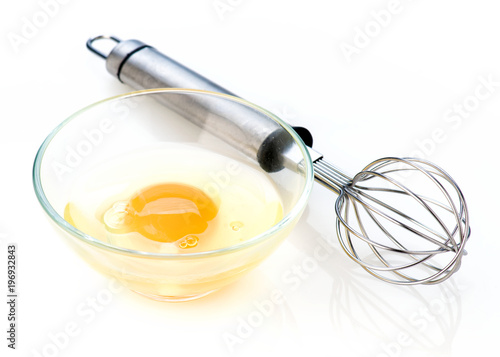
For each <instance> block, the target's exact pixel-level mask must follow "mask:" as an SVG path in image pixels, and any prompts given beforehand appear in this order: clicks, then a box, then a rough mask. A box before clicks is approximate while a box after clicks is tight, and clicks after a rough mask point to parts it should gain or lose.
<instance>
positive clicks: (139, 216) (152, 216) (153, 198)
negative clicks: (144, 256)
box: [103, 183, 219, 248]
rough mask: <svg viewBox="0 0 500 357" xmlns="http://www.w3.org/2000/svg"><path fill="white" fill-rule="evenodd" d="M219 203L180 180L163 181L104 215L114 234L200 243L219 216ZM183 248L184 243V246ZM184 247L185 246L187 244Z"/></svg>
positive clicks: (164, 241) (107, 225) (162, 240)
mask: <svg viewBox="0 0 500 357" xmlns="http://www.w3.org/2000/svg"><path fill="white" fill-rule="evenodd" d="M218 209H219V208H218V206H217V205H216V204H215V203H214V201H213V200H212V199H211V198H210V197H209V196H207V195H206V194H205V193H204V192H203V191H201V190H200V189H198V188H196V187H193V186H189V185H184V184H180V183H163V184H158V185H154V186H150V187H148V188H145V189H143V190H141V191H139V192H137V193H136V194H135V195H134V196H133V197H132V198H130V200H128V201H125V202H123V201H122V202H117V203H115V204H114V205H113V207H111V208H110V209H109V210H108V211H107V212H106V213H105V214H104V217H103V219H104V223H105V225H106V229H107V230H108V231H110V232H112V233H130V232H137V233H140V234H141V235H142V236H144V237H146V238H149V239H151V240H154V241H157V242H162V243H172V242H176V241H178V240H179V239H181V238H183V237H186V239H185V240H186V242H181V243H182V244H184V245H186V247H189V246H193V245H196V243H197V242H198V238H197V237H196V236H192V235H196V234H201V233H203V232H204V231H205V230H206V229H207V227H208V222H209V221H211V220H212V219H214V218H215V216H216V215H217V212H218ZM181 247H183V246H181ZM183 248H184V247H183Z"/></svg>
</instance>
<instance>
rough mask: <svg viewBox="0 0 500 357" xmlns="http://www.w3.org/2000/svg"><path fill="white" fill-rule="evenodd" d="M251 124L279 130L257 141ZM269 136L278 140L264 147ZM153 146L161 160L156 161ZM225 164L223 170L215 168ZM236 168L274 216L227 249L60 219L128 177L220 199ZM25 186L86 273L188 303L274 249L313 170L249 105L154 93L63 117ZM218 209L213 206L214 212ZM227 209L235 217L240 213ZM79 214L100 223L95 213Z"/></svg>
mask: <svg viewBox="0 0 500 357" xmlns="http://www.w3.org/2000/svg"><path fill="white" fill-rule="evenodd" d="M165 104H166V105H165ZM200 106H201V108H202V109H201V111H200ZM232 116H234V117H236V116H237V117H238V119H237V120H238V123H243V124H242V126H238V125H236V126H235V125H234V123H233V124H231V122H232V118H233V117H232ZM257 117H258V120H260V121H262V120H264V123H265V122H266V121H267V123H270V124H271V127H272V126H273V125H274V126H276V127H277V128H279V130H278V131H276V132H273V133H272V134H271V135H268V138H267V141H266V140H265V141H264V142H263V143H262V142H261V141H262V140H261V139H256V138H258V137H259V135H260V136H261V137H262V135H267V134H266V133H264V134H263V133H262V132H259V130H261V128H260V127H258V125H259V124H257V125H255V124H252V120H254V119H255V118H257ZM228 123H229V125H228ZM231 125H232V126H231ZM276 133H278V134H276ZM269 138H272V139H273V140H274V139H276V140H277V141H276V140H274V142H269V140H268V139H269ZM259 140H260V141H259ZM259 145H260V147H259ZM285 147H286V148H285ZM158 148H160V149H159V152H160V154H155V152H156V151H155V150H157V149H158ZM164 148H167V149H168V150H167V149H165V150H163V149H164ZM263 149H267V151H266V150H263ZM285 149H286V150H285ZM148 150H152V151H148ZM162 150H163V151H162ZM157 151H158V150H157ZM137 153H142V154H137ZM144 153H146V154H144ZM193 153H194V154H193ZM188 154H189V155H191V156H189V155H188ZM141 155H143V156H141ZM186 155H188V156H186ZM212 158H216V160H215V159H214V160H212ZM221 160H222V161H221ZM226 161H227V163H228V164H227V165H226V166H224V165H222V166H221V162H226ZM234 162H237V163H239V164H241V165H243V166H244V167H245V170H247V168H248V170H250V171H248V170H247V171H245V170H244V172H246V173H247V174H245V175H247V176H248V175H250V174H248V172H251V175H254V174H255V175H260V176H259V177H260V178H259V179H263V178H265V180H267V182H268V183H269V185H270V186H269V187H272V189H273V190H274V191H273V192H275V193H277V195H278V197H279V199H280V204H281V207H282V215H281V216H280V218H279V219H278V220H277V223H276V222H273V223H272V224H271V225H270V226H269V227H267V228H266V229H264V230H262V231H258V230H256V229H257V228H256V226H254V225H248V227H245V229H247V228H248V229H249V230H248V231H247V232H254V233H252V234H253V235H252V236H251V237H247V238H245V239H243V240H241V241H237V242H233V241H231V242H229V243H227V242H226V246H224V245H221V246H214V245H212V246H210V244H212V243H210V244H208V243H207V244H208V245H207V247H208V248H206V249H201V248H200V249H201V250H200V249H198V250H197V251H193V250H190V249H184V250H182V251H180V250H175V249H174V251H173V250H172V249H173V248H172V247H173V246H172V244H170V243H168V244H163V243H158V242H150V241H148V240H147V239H146V241H145V242H143V243H144V244H142V243H141V244H137V241H135V240H134V239H133V238H132V239H128V238H127V239H128V240H127V239H123V240H120V239H121V238H120V239H115V238H113V237H111V238H110V237H108V236H106V237H104V236H100V233H95V232H100V231H99V230H95V229H94V228H92V227H90V226H89V227H83V228H82V226H78V225H77V226H78V228H76V227H75V226H74V225H76V224H75V220H74V219H73V218H71V219H68V220H69V221H71V223H70V222H68V220H65V218H64V217H68V215H67V214H68V207H70V203H71V202H72V201H73V200H75V197H79V198H77V199H80V200H87V199H88V200H89V202H90V201H91V200H92V198H93V197H94V198H95V197H98V196H99V195H102V197H100V198H101V199H102V201H105V200H106V199H107V197H105V196H106V194H105V193H104V192H108V191H106V190H107V189H111V190H115V191H120V189H123V187H125V186H127V183H124V180H125V181H126V180H128V177H134V179H136V178H141V179H143V178H144V179H148V177H155V178H154V180H162V179H164V180H166V181H169V180H170V181H176V182H182V181H183V180H186V182H188V183H189V184H190V185H192V186H196V187H198V188H199V189H200V190H202V191H204V192H205V191H206V193H207V194H208V195H212V196H213V195H215V194H216V193H218V192H222V190H223V189H224V185H226V186H227V185H229V183H230V180H232V179H233V177H232V176H231V175H232V174H235V172H237V171H238V170H236V169H235V166H234ZM276 162H278V165H276ZM146 163H147V164H146ZM230 163H233V164H230ZM239 164H237V165H239ZM237 165H236V166H237ZM99 170H101V171H99ZM193 170H195V171H193ZM217 170H218V171H217ZM96 172H100V173H98V174H96ZM193 172H196V174H193ZM172 175H173V176H172ZM252 177H253V176H252ZM255 177H257V176H255ZM242 179H245V180H247V181H248V182H250V181H252V180H253V179H251V180H249V179H248V177H246V176H245V177H242ZM33 183H34V188H35V192H36V195H37V198H38V200H39V202H40V204H41V205H42V207H43V209H44V211H45V212H46V213H47V215H48V217H49V218H50V220H51V221H52V222H53V223H54V226H55V229H56V231H57V232H58V233H59V234H61V235H62V236H63V237H64V240H65V241H66V242H67V243H68V244H69V245H70V246H71V247H72V248H73V249H74V250H75V251H76V252H77V253H78V255H79V256H81V257H82V258H83V259H84V260H85V261H86V262H87V263H88V264H90V265H91V266H92V267H93V268H94V269H96V270H98V271H100V272H102V273H103V274H106V275H109V276H111V277H115V278H116V279H118V280H119V281H121V282H122V283H123V284H124V285H125V286H126V287H128V288H129V289H131V290H133V291H135V292H137V293H139V294H142V295H145V296H147V297H150V298H153V299H156V300H160V301H186V300H191V299H195V298H199V297H202V296H204V295H206V294H209V293H210V292H213V291H215V290H217V289H219V288H221V287H223V286H225V285H227V284H229V283H231V282H233V281H235V280H237V279H239V278H240V277H241V276H243V275H244V274H246V273H247V272H248V271H249V270H251V269H252V268H254V267H256V266H257V265H258V264H259V263H260V262H262V261H263V259H265V258H266V257H267V256H269V254H271V253H272V252H273V251H274V250H275V249H276V248H277V247H278V245H279V244H280V243H281V242H282V241H283V240H284V238H285V237H286V236H287V235H288V234H289V233H290V231H291V229H292V228H293V227H294V226H295V224H296V223H297V221H298V219H299V217H300V216H301V214H302V212H303V210H304V208H305V206H306V203H307V200H308V197H309V193H310V190H311V187H312V183H313V168H312V162H311V159H310V157H309V154H308V151H307V148H306V146H305V145H304V143H303V142H302V140H301V139H300V137H299V136H298V135H297V134H296V133H295V131H294V130H293V129H292V128H291V127H290V126H288V125H287V124H286V123H284V122H283V121H282V120H280V119H279V118H277V117H276V116H275V115H273V114H271V113H270V112H268V111H266V110H264V109H262V108H260V107H258V106H256V105H254V104H251V103H249V102H246V101H244V100H242V99H240V98H236V97H232V96H227V95H224V94H218V93H212V92H206V91H199V90H188V89H154V90H144V91H138V92H132V93H127V94H124V95H119V96H116V97H112V98H109V99H105V100H102V101H100V102H97V103H95V104H92V105H90V106H88V107H86V108H83V109H82V110H80V111H78V112H76V113H75V114H73V115H72V116H70V117H69V118H67V119H66V120H65V121H64V122H62V123H61V124H60V125H59V126H58V127H56V128H55V129H54V130H53V131H52V132H51V133H50V134H49V135H48V137H47V138H46V139H45V141H44V142H43V144H42V145H41V147H40V149H39V150H38V153H37V155H36V158H35V162H34V168H33ZM129 184H130V182H129ZM129 186H130V185H129ZM103 187H104V188H106V189H104V188H103ZM127 187H128V186H127ZM99 190H101V191H102V192H101V191H99ZM217 190H220V191H217ZM87 191H88V192H87ZM109 192H111V191H109ZM214 192H215V193H214ZM212 196H211V197H212ZM214 197H215V196H214ZM82 202H83V201H82ZM224 202H225V201H224V200H221V201H220V202H219V203H218V204H220V205H221V206H220V207H222V205H224V204H225V203H224ZM235 202H236V203H234V204H235V206H234V207H236V208H237V209H236V210H238V209H240V208H241V207H239V206H238V204H239V202H238V201H235ZM242 204H243V203H242ZM89 207H91V206H90V205H89ZM92 207H93V206H92ZM81 210H82V212H84V209H81ZM73 211H74V210H73ZM73 211H72V212H73ZM245 212H247V216H242V219H240V221H245V219H247V218H248V217H250V216H248V215H251V214H252V215H256V214H258V213H259V212H253V211H252V210H251V209H248V210H247V211H245ZM84 213H85V212H84ZM86 213H87V214H88V215H89V217H94V218H96V219H101V218H102V215H101V216H99V215H98V214H97V213H95V212H94V211H92V212H90V211H89V212H86ZM82 214H83V213H82ZM98 216H99V217H101V218H99V217H98ZM71 217H73V216H71ZM266 217H267V216H266ZM89 219H90V218H89ZM92 219H93V218H92ZM239 223H240V222H239V221H238V222H237V224H239ZM99 229H100V228H99ZM233 229H235V230H238V229H239V227H235V226H233ZM252 229H253V230H254V231H252ZM214 244H215V243H214ZM185 246H186V244H184V247H185ZM176 247H177V246H176ZM176 249H177V248H176Z"/></svg>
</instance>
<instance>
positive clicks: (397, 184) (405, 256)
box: [313, 151, 470, 285]
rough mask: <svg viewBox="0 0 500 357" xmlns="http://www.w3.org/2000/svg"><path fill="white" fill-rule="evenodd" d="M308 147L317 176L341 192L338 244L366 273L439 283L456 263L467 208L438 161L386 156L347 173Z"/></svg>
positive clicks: (461, 251) (409, 281)
mask: <svg viewBox="0 0 500 357" xmlns="http://www.w3.org/2000/svg"><path fill="white" fill-rule="evenodd" d="M313 153H314V154H315V155H316V157H315V158H314V159H315V160H314V176H315V178H316V180H317V181H318V182H320V183H321V184H323V185H324V186H326V187H327V188H329V189H331V190H333V191H334V192H336V193H337V194H338V195H339V196H338V198H337V201H336V203H335V213H336V215H337V220H336V225H337V235H338V238H339V241H340V244H341V245H342V248H343V249H344V251H345V252H346V253H347V254H348V256H349V257H351V258H352V259H353V260H354V261H355V262H357V263H358V264H360V265H361V266H362V267H363V268H364V269H365V270H366V271H367V272H368V273H370V274H372V275H373V276H375V277H377V278H379V279H382V280H384V281H386V282H390V283H395V284H401V285H413V284H435V283H440V282H442V281H444V280H446V279H447V278H449V277H450V276H451V275H452V274H453V273H454V272H456V271H457V270H458V269H459V267H460V263H461V259H462V256H463V255H464V253H465V250H464V247H465V243H466V242H467V239H468V238H469V235H470V227H469V216H468V210H467V204H466V202H465V199H464V196H463V194H462V192H461V190H460V188H459V187H458V185H457V184H456V183H455V181H454V180H453V179H452V178H451V177H450V175H448V174H447V173H446V172H445V171H444V170H443V169H441V168H440V167H438V166H436V165H434V164H433V163H431V162H429V161H426V160H423V159H417V158H397V157H387V158H382V159H379V160H376V161H373V162H372V163H370V164H369V165H367V166H366V167H365V168H364V169H363V170H362V171H361V172H359V173H358V174H356V175H355V176H354V178H350V177H349V176H347V175H346V174H344V173H343V172H342V171H340V170H339V169H337V168H336V167H335V166H333V165H331V164H330V163H328V162H326V161H325V160H324V159H323V158H322V156H321V155H320V154H317V153H315V152H314V151H313ZM422 192H426V195H423V194H422ZM379 196H380V197H379ZM431 197H432V198H431ZM410 212H411V213H410ZM367 253H368V254H367ZM370 253H371V254H370Z"/></svg>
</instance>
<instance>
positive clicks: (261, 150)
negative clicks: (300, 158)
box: [94, 40, 298, 172]
mask: <svg viewBox="0 0 500 357" xmlns="http://www.w3.org/2000/svg"><path fill="white" fill-rule="evenodd" d="M94 52H95V51H94ZM106 69H107V70H108V72H109V73H111V74H112V75H113V76H115V77H117V78H118V79H119V80H120V81H122V82H124V83H126V84H128V85H130V86H132V87H133V88H136V89H152V88H189V89H201V90H206V91H211V92H218V93H223V94H227V95H231V96H236V95H235V94H234V93H231V92H229V91H228V90H226V89H225V88H223V87H221V86H219V85H218V84H216V83H214V82H212V81H210V80H209V79H207V78H205V77H203V76H201V75H200V74H198V73H196V72H194V71H192V70H191V69H189V68H187V67H185V66H184V65H182V64H180V63H179V62H177V61H175V60H173V59H172V58H170V57H167V56H165V55H164V54H162V53H161V52H159V51H157V50H156V49H154V48H153V47H151V46H149V45H146V44H145V43H143V42H141V41H137V40H126V41H120V42H118V43H117V44H116V46H115V47H114V48H113V49H112V50H111V52H110V53H109V55H108V56H107V57H106ZM158 99H159V100H160V101H162V102H163V103H164V104H166V105H167V106H168V107H170V108H171V109H173V110H175V111H176V112H178V113H179V114H181V115H182V116H184V117H185V118H187V119H188V120H190V121H192V122H193V123H195V124H196V125H198V126H200V127H202V128H203V129H205V130H206V131H207V132H210V133H212V134H214V135H216V136H218V137H219V138H221V139H223V140H224V141H226V142H228V143H229V144H231V145H232V146H234V147H236V148H238V149H240V150H241V151H242V152H243V153H244V154H246V155H247V156H249V157H250V158H253V159H254V160H255V161H257V162H259V163H260V165H261V167H262V168H263V169H264V170H266V171H268V172H274V171H278V170H281V169H282V168H283V167H284V164H285V162H287V161H289V160H288V158H287V157H285V155H284V153H285V152H287V151H289V150H290V147H291V146H293V144H294V143H293V140H291V137H290V135H289V134H288V133H287V132H286V130H285V129H283V127H281V126H280V125H279V124H278V123H276V122H274V121H273V120H270V119H269V118H268V116H266V115H264V114H262V113H261V112H259V111H256V110H253V109H251V108H249V107H247V106H245V105H241V104H239V103H234V102H230V101H224V103H223V104H224V105H219V104H218V103H215V104H214V102H213V101H209V100H208V99H207V98H206V96H203V95H198V96H197V95H194V94H193V95H191V96H186V95H184V96H182V95H179V96H173V95H169V96H165V97H159V98H158ZM220 102H221V103H220V104H222V101H220ZM278 149H279V150H280V152H277V150H278ZM297 164H298V163H294V165H295V167H296V166H297Z"/></svg>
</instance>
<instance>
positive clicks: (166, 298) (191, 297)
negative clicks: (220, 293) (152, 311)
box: [132, 289, 218, 302]
mask: <svg viewBox="0 0 500 357" xmlns="http://www.w3.org/2000/svg"><path fill="white" fill-rule="evenodd" d="M217 290H218V289H214V290H211V291H208V292H206V293H202V294H195V295H184V296H166V295H153V294H146V293H142V292H140V291H136V290H132V291H133V292H134V293H136V294H139V295H141V296H145V297H147V298H149V299H152V300H156V301H161V302H185V301H191V300H196V299H199V298H202V297H204V296H207V295H208V294H211V293H213V292H214V291H217Z"/></svg>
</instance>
